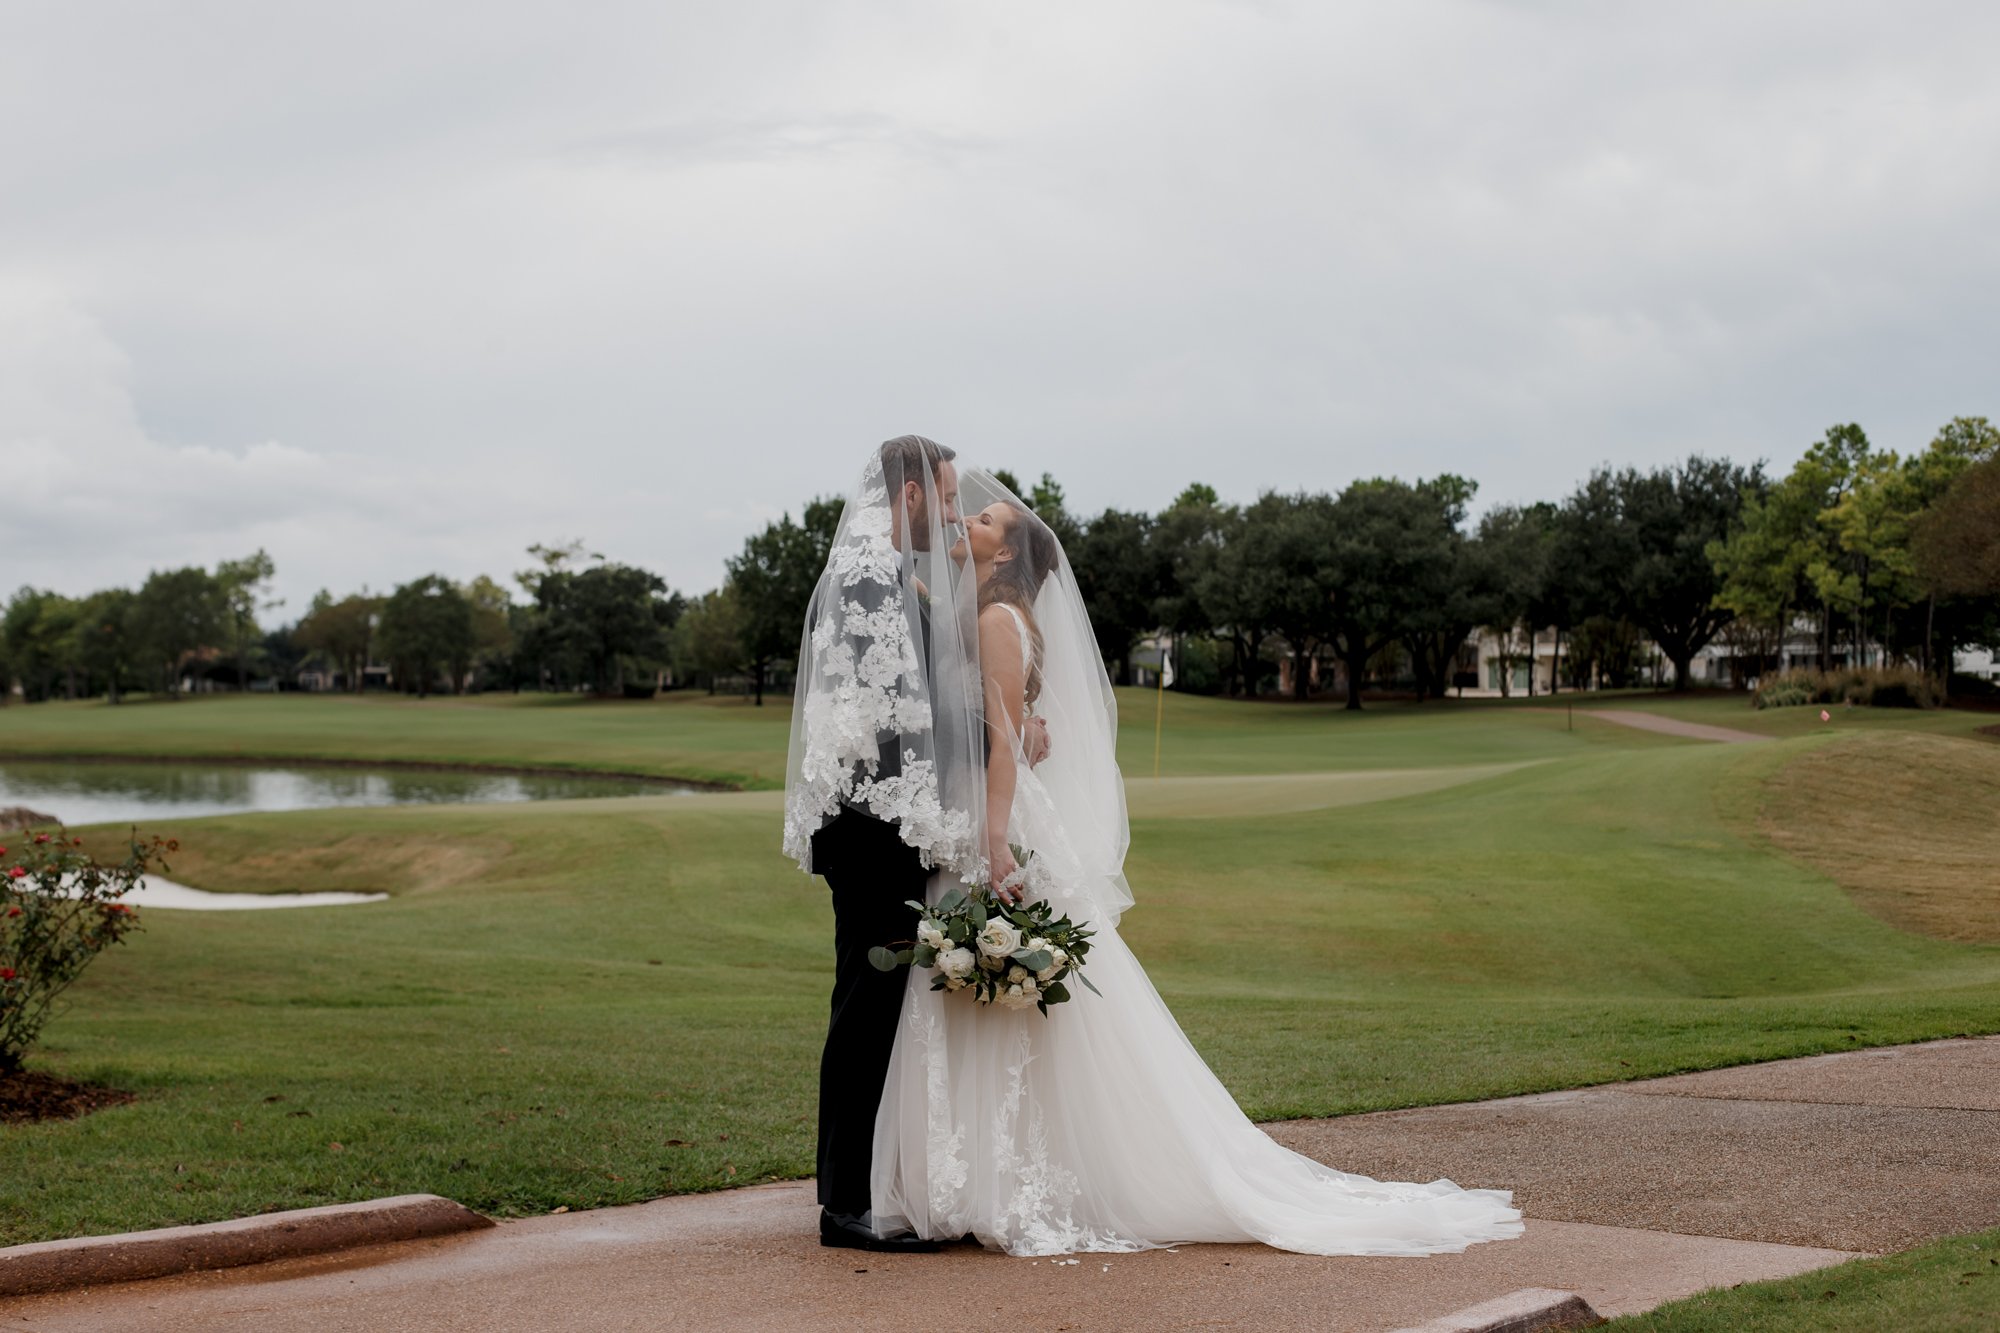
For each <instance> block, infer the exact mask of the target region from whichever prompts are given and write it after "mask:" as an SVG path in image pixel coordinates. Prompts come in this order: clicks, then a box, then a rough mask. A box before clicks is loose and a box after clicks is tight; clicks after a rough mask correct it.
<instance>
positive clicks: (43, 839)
mask: <svg viewBox="0 0 2000 1333" xmlns="http://www.w3.org/2000/svg"><path fill="white" fill-rule="evenodd" d="M48 840H49V835H48V834H46V833H37V834H36V835H35V841H36V842H47V841H48Z"/></svg>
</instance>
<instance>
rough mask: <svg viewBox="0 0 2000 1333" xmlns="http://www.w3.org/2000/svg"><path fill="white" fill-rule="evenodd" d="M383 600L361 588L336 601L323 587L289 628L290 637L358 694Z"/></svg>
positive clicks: (363, 682)
mask: <svg viewBox="0 0 2000 1333" xmlns="http://www.w3.org/2000/svg"><path fill="white" fill-rule="evenodd" d="M382 600H383V599H382V598H380V597H376V596H371V595H370V594H369V593H367V592H366V591H365V590H364V591H362V592H359V593H355V594H353V595H351V596H348V597H343V598H341V599H340V600H339V601H335V600H334V598H333V594H332V593H330V592H328V591H327V590H326V589H324V588H322V589H321V590H320V591H319V592H318V594H316V595H315V596H314V597H313V600H312V606H311V607H310V608H309V609H308V610H307V612H306V614H305V616H304V617H302V618H301V619H300V621H299V623H298V626H297V628H295V629H294V630H293V631H292V638H293V641H294V642H296V643H297V644H298V645H299V646H300V647H302V648H304V649H306V650H307V651H308V652H310V653H312V654H314V655H315V656H317V657H318V658H319V659H320V660H321V661H323V662H325V663H326V665H328V666H329V667H331V668H333V669H334V670H335V671H338V672H340V673H341V675H342V677H343V678H344V680H345V681H346V684H347V688H348V689H350V690H352V691H353V692H354V693H356V694H359V693H361V691H362V688H363V686H364V685H365V684H366V679H367V669H368V661H369V658H370V656H371V655H372V653H373V651H374V647H375V631H376V625H377V623H378V621H379V620H380V618H381V615H382Z"/></svg>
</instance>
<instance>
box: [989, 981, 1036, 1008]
mask: <svg viewBox="0 0 2000 1333" xmlns="http://www.w3.org/2000/svg"><path fill="white" fill-rule="evenodd" d="M993 998H994V999H996V1000H998V1001H999V1002H1000V1003H1001V1004H1004V1005H1006V1006H1007V1007H1008V1008H1009V1009H1026V1008H1027V1007H1028V1006H1029V1005H1030V1004H1032V1003H1033V1001H1032V1000H1029V999H1028V998H1027V997H1026V996H1024V995H1023V994H1022V993H1021V988H1020V987H1019V986H1009V987H1008V988H1007V989H1006V990H1003V991H1001V992H1000V993H999V994H998V995H996V996H994V997H993Z"/></svg>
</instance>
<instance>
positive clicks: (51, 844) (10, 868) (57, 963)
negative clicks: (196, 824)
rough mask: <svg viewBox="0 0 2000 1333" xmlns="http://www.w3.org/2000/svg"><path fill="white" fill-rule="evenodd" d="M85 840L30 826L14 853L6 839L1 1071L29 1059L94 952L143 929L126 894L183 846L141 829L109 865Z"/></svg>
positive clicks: (0, 880)
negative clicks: (141, 835)
mask: <svg viewBox="0 0 2000 1333" xmlns="http://www.w3.org/2000/svg"><path fill="white" fill-rule="evenodd" d="M82 843H83V839H81V838H71V837H68V836H66V835H64V834H63V833H61V832H60V831H58V832H57V833H55V834H48V833H36V834H32V835H28V834H25V833H24V834H23V841H22V843H21V845H20V846H19V847H18V848H17V849H16V851H15V852H14V854H13V855H12V856H9V855H7V848H5V847H0V1074H7V1073H13V1072H14V1071H16V1070H18V1069H19V1068H20V1067H21V1057H22V1056H23V1055H24V1054H25V1053H26V1052H27V1049H28V1047H30V1046H32V1045H33V1044H34V1042H35V1038H36V1036H38V1035H39V1034H40V1032H41V1030H42V1024H43V1023H45V1022H47V1021H48V1017H49V1008H50V1006H51V1005H52V1004H53V1003H54V1002H55V998H56V996H58V995H60V994H62V992H63V991H65V990H67V989H68V988H69V984H70V983H71V982H73V981H75V980H76V979H77V977H78V976H79V975H80V974H81V973H82V972H83V969H84V967H85V966H86V965H87V964H88V963H89V962H90V960H91V959H92V958H95V957H96V956H97V955H98V953H99V952H101V951H102V950H104V949H107V948H109V947H110V946H112V945H114V944H116V943H117V942H118V941H119V940H121V939H123V938H125V936H126V934H127V933H128V932H130V931H133V930H136V929H138V926H139V913H138V910H137V909H136V908H133V907H130V906H127V905H126V904H125V903H122V902H119V901H118V899H120V898H122V897H124V896H125V895H126V894H127V893H128V892H130V891H131V889H132V887H133V886H134V885H136V884H137V883H138V882H139V880H140V877H141V876H143V875H144V874H145V873H146V872H147V870H149V869H152V868H154V867H156V866H157V868H159V869H162V870H164V869H165V868H166V866H165V865H164V863H161V862H160V859H159V858H160V854H161V853H162V852H163V851H174V850H177V849H178V848H179V844H178V843H176V842H174V841H171V840H164V839H161V838H151V839H148V840H144V841H142V840H141V839H140V838H139V837H138V836H137V835H134V836H133V838H132V842H131V850H130V851H129V852H128V853H127V854H126V857H125V859H124V860H123V861H120V862H117V863H116V864H110V865H107V864H104V863H102V862H99V861H97V860H96V859H95V858H93V857H92V856H91V855H90V854H89V853H88V852H86V851H84V850H83V849H82Z"/></svg>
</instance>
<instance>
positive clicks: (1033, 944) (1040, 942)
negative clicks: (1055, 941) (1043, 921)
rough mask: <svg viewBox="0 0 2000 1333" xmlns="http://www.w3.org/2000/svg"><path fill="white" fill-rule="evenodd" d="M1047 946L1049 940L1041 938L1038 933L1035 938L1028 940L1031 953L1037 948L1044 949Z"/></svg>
mask: <svg viewBox="0 0 2000 1333" xmlns="http://www.w3.org/2000/svg"><path fill="white" fill-rule="evenodd" d="M1048 947H1049V942H1048V941H1047V940H1046V939H1043V938H1042V937H1041V936H1040V935H1037V936H1035V938H1033V939H1031V940H1029V941H1028V952H1029V953H1033V952H1035V950H1037V949H1046V948H1048Z"/></svg>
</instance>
